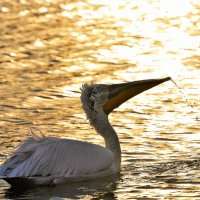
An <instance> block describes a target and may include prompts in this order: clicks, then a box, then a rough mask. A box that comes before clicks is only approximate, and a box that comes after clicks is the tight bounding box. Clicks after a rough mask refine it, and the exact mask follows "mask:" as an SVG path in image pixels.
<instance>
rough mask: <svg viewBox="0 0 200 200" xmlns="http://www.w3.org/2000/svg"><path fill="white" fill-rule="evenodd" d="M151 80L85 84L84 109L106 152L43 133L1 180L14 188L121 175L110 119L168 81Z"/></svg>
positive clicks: (12, 160) (14, 157) (20, 151)
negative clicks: (131, 101)
mask: <svg viewBox="0 0 200 200" xmlns="http://www.w3.org/2000/svg"><path fill="white" fill-rule="evenodd" d="M168 80H171V78H170V77H166V78H162V79H148V80H140V81H134V82H129V83H121V84H113V85H105V84H91V85H89V84H84V85H83V86H82V89H81V91H82V94H81V101H82V107H83V109H84V111H85V113H86V116H87V118H88V119H89V122H90V124H91V125H92V126H93V127H94V128H95V129H96V131H97V132H98V133H99V134H100V135H101V136H102V137H103V138H104V140H105V148H104V147H102V146H98V145H95V144H91V143H87V142H83V141H77V140H71V139H60V138H56V137H45V136H44V135H43V134H42V133H40V134H36V133H34V131H31V133H32V136H31V137H29V138H27V139H26V140H25V141H24V142H23V143H22V144H21V145H20V146H19V147H18V148H17V149H16V150H15V151H14V152H13V153H12V154H11V156H10V157H9V158H8V160H7V161H6V162H5V163H4V164H3V165H2V166H1V168H0V178H1V179H4V180H5V181H7V182H8V183H10V184H11V185H12V186H19V185H20V186H27V185H58V184H63V183H67V182H77V181H83V180H88V179H94V178H99V177H105V176H108V175H112V174H115V173H117V172H119V171H120V166H121V148H120V144H119V139H118V136H117V134H116V132H115V130H114V129H113V127H112V126H111V124H110V123H109V120H108V115H109V113H110V112H112V111H113V110H114V109H115V108H117V107H118V106H120V105H121V104H122V103H124V102H125V101H127V100H128V99H130V98H132V97H133V96H136V95H137V94H139V93H141V92H143V91H145V90H148V89H150V88H152V87H154V86H156V85H159V84H161V83H163V82H165V81H168Z"/></svg>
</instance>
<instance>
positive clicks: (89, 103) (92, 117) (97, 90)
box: [81, 83, 108, 127]
mask: <svg viewBox="0 0 200 200" xmlns="http://www.w3.org/2000/svg"><path fill="white" fill-rule="evenodd" d="M107 97H108V90H106V85H103V84H93V83H91V84H88V83H85V84H83V85H82V87H81V102H82V108H83V110H84V111H85V113H86V117H87V119H88V120H89V122H90V125H92V126H94V127H96V125H97V124H98V122H99V121H101V118H102V117H103V113H102V111H103V105H104V104H105V102H106V101H107Z"/></svg>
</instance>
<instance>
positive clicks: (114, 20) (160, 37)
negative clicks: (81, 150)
mask: <svg viewBox="0 0 200 200" xmlns="http://www.w3.org/2000/svg"><path fill="white" fill-rule="evenodd" d="M0 24H1V31H0V164H1V163H3V162H4V161H5V159H6V158H7V156H8V155H9V154H10V153H11V152H12V150H13V149H15V148H16V146H17V145H19V144H20V142H21V141H22V140H24V139H25V138H26V137H27V136H28V134H27V131H28V128H29V127H32V126H35V127H37V128H39V129H40V130H42V131H43V132H44V133H45V135H48V136H56V137H60V138H72V139H78V140H84V141H88V142H91V143H95V144H99V145H104V142H103V140H102V138H101V137H100V136H99V135H97V134H96V133H95V131H94V130H93V128H91V127H90V126H89V124H88V122H87V120H86V119H85V114H84V113H83V111H82V108H81V102H80V98H79V97H80V87H81V85H82V84H83V83H85V82H89V83H90V82H97V83H105V84H112V83H121V82H128V81H134V80H140V79H148V78H161V77H165V76H171V77H172V78H173V80H174V81H175V82H176V84H177V85H178V86H179V87H180V88H182V89H181V90H182V91H183V93H184V95H182V94H181V93H180V91H179V89H178V88H177V87H176V86H175V85H174V84H173V83H172V82H166V83H164V84H162V85H160V86H157V87H155V88H153V89H151V90H149V91H147V92H145V93H142V94H140V95H138V96H137V97H135V98H133V99H131V100H129V101H128V102H126V103H125V104H123V105H122V106H120V107H119V108H118V109H116V110H115V111H114V112H113V113H112V114H111V116H110V122H111V124H112V125H113V127H114V128H115V130H116V132H117V133H118V136H119V139H120V143H121V148H122V170H121V173H120V174H119V175H116V177H107V178H104V179H99V180H93V181H88V182H82V183H76V184H68V185H63V186H59V187H54V188H47V187H42V188H41V187H40V188H33V189H31V190H28V191H19V190H17V191H15V190H12V189H9V187H8V186H7V185H6V184H5V183H4V182H3V181H2V182H0V199H190V198H191V199H200V175H199V174H200V158H199V155H200V145H199V143H200V128H199V125H200V122H199V120H198V119H197V118H196V117H197V116H199V111H200V108H199V107H200V101H199V99H200V96H199V91H200V89H199V88H200V70H199V69H200V48H199V47H200V35H199V33H200V3H199V1H197V0H187V1H184V0H183V1H181V0H174V1H167V0H144V1H131V0H124V1H118V0H116V1H112V0H103V1H97V0H87V1H78V0H77V1H70V0H68V1H64V0H14V1H13V0H5V1H1V2H0ZM186 100H187V101H188V102H189V104H191V105H192V107H191V106H188V103H187V102H186Z"/></svg>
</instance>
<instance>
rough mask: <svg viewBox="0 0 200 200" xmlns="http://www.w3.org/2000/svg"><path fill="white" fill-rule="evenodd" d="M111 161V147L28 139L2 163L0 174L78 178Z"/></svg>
mask: <svg viewBox="0 0 200 200" xmlns="http://www.w3.org/2000/svg"><path fill="white" fill-rule="evenodd" d="M113 160H114V158H113V154H112V152H111V151H110V150H108V149H105V148H103V147H101V146H98V145H95V144H90V143H87V142H81V141H76V140H68V139H58V138H53V137H45V138H42V139H40V140H35V139H33V138H29V139H27V140H26V141H25V142H24V143H23V144H22V145H21V146H20V147H19V148H18V149H17V150H16V151H15V152H14V153H13V154H12V156H11V157H10V159H9V160H8V161H7V162H6V163H4V165H3V166H2V167H1V170H0V176H7V177H34V176H41V177H46V176H53V177H59V176H64V177H78V176H83V175H86V174H88V175H89V174H95V173H98V172H100V171H102V170H108V169H109V168H110V167H111V165H112V163H113Z"/></svg>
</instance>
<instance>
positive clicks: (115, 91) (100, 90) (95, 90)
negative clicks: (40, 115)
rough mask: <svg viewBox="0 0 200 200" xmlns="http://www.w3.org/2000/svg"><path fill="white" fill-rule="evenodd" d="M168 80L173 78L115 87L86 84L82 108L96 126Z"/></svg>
mask: <svg viewBox="0 0 200 200" xmlns="http://www.w3.org/2000/svg"><path fill="white" fill-rule="evenodd" d="M168 80H171V78H170V77H166V78H161V79H147V80H139V81H133V82H128V83H121V84H113V85H105V84H87V83H86V84H84V85H83V86H82V89H81V91H82V94H81V101H82V107H83V109H84V111H85V113H86V116H87V118H88V119H89V121H90V124H91V125H92V126H95V125H96V123H97V122H98V121H99V120H100V119H102V120H103V119H106V118H107V117H108V115H109V114H110V113H111V112H112V111H113V110H114V109H115V108H117V107H119V106H120V105H121V104H122V103H124V102H126V101H127V100H129V99H130V98H132V97H134V96H136V95H138V94H140V93H142V92H144V91H146V90H148V89H150V88H152V87H155V86H157V85H159V84H161V83H163V82H165V81H168Z"/></svg>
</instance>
